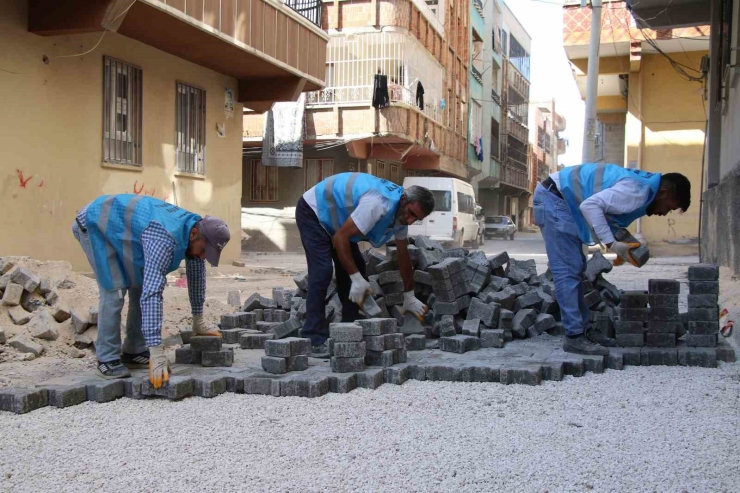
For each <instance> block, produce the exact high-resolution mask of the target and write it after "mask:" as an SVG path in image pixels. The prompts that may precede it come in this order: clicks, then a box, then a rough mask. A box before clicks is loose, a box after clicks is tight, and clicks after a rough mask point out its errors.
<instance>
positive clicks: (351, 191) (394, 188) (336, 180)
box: [316, 173, 406, 248]
mask: <svg viewBox="0 0 740 493" xmlns="http://www.w3.org/2000/svg"><path fill="white" fill-rule="evenodd" d="M368 190H376V191H378V192H380V193H381V195H383V197H385V198H386V199H388V200H389V201H390V202H391V203H392V204H393V206H392V207H391V208H390V209H389V210H388V212H387V213H386V214H385V215H384V216H383V217H381V218H380V220H379V221H378V222H377V223H376V224H375V226H373V228H372V229H371V230H370V231H368V232H367V234H366V235H364V236H363V235H358V236H353V237H352V238H350V241H352V242H353V243H357V242H358V241H369V242H370V243H371V244H372V245H373V246H374V247H376V248H377V247H380V246H382V245H384V244H385V243H387V242H388V240H390V239H391V238H392V237H393V236H394V235H395V234H396V233H397V232H398V231H400V230H402V229H403V228H405V227H406V226H397V227H395V228H394V227H393V224H394V222H395V219H396V211H397V210H398V204H399V203H400V202H401V197H402V196H403V188H402V187H400V186H398V185H396V184H395V183H392V182H390V181H388V180H383V179H380V178H377V177H375V176H373V175H369V174H367V173H339V174H336V175H332V176H330V177H329V178H327V179H326V180H324V181H322V182H320V183H319V184H318V185H316V204H317V209H318V211H317V212H318V216H319V222H320V223H321V225H322V226H323V227H324V229H326V231H328V232H329V234H330V235H332V236H333V235H334V233H336V232H337V231H339V228H341V227H342V225H343V224H344V223H345V221H347V218H349V217H350V216H351V215H352V212H353V211H354V210H355V208H357V205H358V204H359V203H360V197H362V196H363V195H364V194H365V192H367V191H368Z"/></svg>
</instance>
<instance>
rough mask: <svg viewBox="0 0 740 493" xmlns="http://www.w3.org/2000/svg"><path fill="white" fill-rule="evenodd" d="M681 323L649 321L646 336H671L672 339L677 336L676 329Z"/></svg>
mask: <svg viewBox="0 0 740 493" xmlns="http://www.w3.org/2000/svg"><path fill="white" fill-rule="evenodd" d="M680 325H681V322H678V321H675V320H673V321H657V320H651V321H650V322H649V323H648V325H647V332H648V334H673V337H675V336H676V334H678V328H679V327H680Z"/></svg>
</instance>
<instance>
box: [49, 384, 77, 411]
mask: <svg viewBox="0 0 740 493" xmlns="http://www.w3.org/2000/svg"><path fill="white" fill-rule="evenodd" d="M46 389H47V390H48V392H49V405H50V406H52V407H58V408H64V407H70V406H76V405H77V404H82V403H83V402H85V401H87V387H86V386H85V384H84V383H78V384H73V385H64V386H51V387H46Z"/></svg>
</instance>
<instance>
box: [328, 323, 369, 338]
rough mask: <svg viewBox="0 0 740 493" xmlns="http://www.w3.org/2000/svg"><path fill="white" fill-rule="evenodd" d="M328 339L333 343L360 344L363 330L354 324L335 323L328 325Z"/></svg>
mask: <svg viewBox="0 0 740 493" xmlns="http://www.w3.org/2000/svg"><path fill="white" fill-rule="evenodd" d="M329 337H331V338H332V339H334V342H335V343H337V342H361V341H362V337H363V329H362V327H361V326H360V325H358V324H355V323H336V324H330V325H329Z"/></svg>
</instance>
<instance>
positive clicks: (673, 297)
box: [645, 279, 681, 347]
mask: <svg viewBox="0 0 740 493" xmlns="http://www.w3.org/2000/svg"><path fill="white" fill-rule="evenodd" d="M680 292H681V284H680V283H679V282H678V281H675V280H672V279H650V281H648V303H649V304H650V313H649V320H648V323H647V333H646V334H645V345H646V346H648V347H676V340H677V337H678V328H679V326H680V325H681V314H680V313H679V310H678V295H679V293H680Z"/></svg>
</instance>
